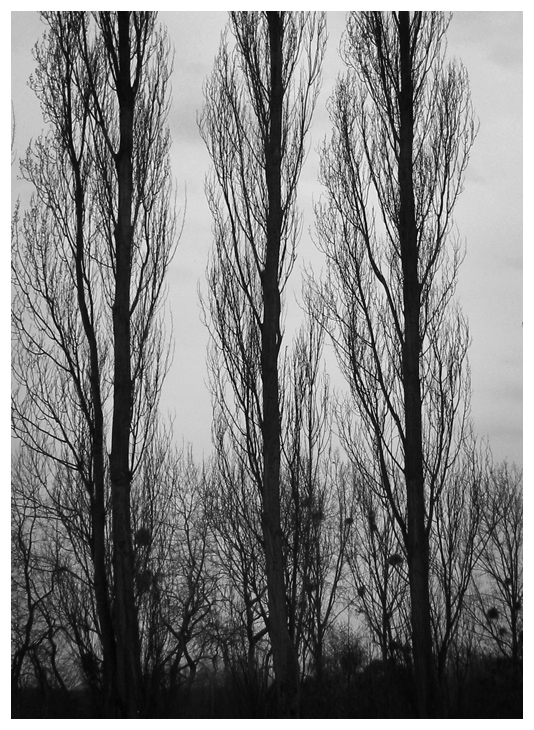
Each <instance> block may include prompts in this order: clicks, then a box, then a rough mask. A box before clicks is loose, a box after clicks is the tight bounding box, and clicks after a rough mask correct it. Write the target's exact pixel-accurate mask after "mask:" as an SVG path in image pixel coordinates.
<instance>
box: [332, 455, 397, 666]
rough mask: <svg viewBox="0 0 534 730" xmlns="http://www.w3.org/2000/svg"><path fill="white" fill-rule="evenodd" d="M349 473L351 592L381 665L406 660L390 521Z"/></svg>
mask: <svg viewBox="0 0 534 730" xmlns="http://www.w3.org/2000/svg"><path fill="white" fill-rule="evenodd" d="M351 471H352V470H349V469H345V470H344V473H343V478H344V479H346V480H347V481H349V482H351V486H352V493H353V501H352V509H353V519H354V527H353V530H352V533H351V539H350V543H349V547H348V564H349V567H350V572H351V575H352V585H351V589H352V590H351V592H352V595H353V603H354V605H355V607H356V610H357V612H358V613H359V614H360V615H362V616H363V618H364V620H365V623H366V624H367V626H368V629H369V631H370V633H371V637H372V639H373V642H374V643H375V644H376V645H377V646H378V648H379V651H380V656H381V660H382V661H383V662H390V663H393V664H394V663H396V662H397V661H398V659H399V658H400V659H402V660H403V661H409V657H410V642H409V630H408V626H407V624H408V621H407V618H408V617H407V611H406V603H407V591H408V576H407V572H406V555H405V550H404V546H403V543H402V539H401V538H400V535H399V533H398V528H397V526H396V523H395V519H394V517H393V515H392V513H391V510H390V509H388V505H387V503H386V504H384V500H383V497H382V495H377V494H376V492H374V491H373V490H372V489H371V488H370V485H369V483H368V482H366V481H364V480H363V479H362V477H361V476H360V475H358V474H356V473H354V472H353V473H352V474H351Z"/></svg>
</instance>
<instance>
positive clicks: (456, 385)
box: [315, 11, 476, 717]
mask: <svg viewBox="0 0 534 730" xmlns="http://www.w3.org/2000/svg"><path fill="white" fill-rule="evenodd" d="M447 25H448V20H447V19H446V17H445V16H444V15H443V14H441V13H435V12H428V13H426V12H425V13H422V12H413V13H410V12H408V11H401V12H392V13H389V12H388V13H385V12H358V13H351V14H350V15H349V18H348V22H347V32H346V34H345V35H344V37H343V40H342V44H341V55H342V58H343V60H344V61H345V63H346V65H347V67H348V71H347V74H346V75H345V76H344V77H343V78H340V79H339V81H338V82H337V84H336V88H335V90H334V93H333V95H332V98H331V100H330V104H329V111H330V116H331V119H332V123H333V127H334V131H333V135H332V139H331V141H330V142H326V143H325V144H324V146H323V149H322V154H321V171H320V178H321V181H322V183H323V184H324V185H325V187H326V191H327V200H326V202H325V203H321V204H319V205H318V206H317V211H316V213H317V216H316V217H317V231H318V235H319V247H320V248H321V250H322V251H323V252H324V254H325V255H326V259H327V269H326V280H325V282H324V284H323V285H316V286H315V289H316V293H317V302H316V304H317V306H316V309H318V310H320V312H321V316H326V317H327V321H328V327H329V329H330V332H331V335H332V338H333V342H334V346H335V349H336V353H337V356H338V360H339V363H340V366H341V369H342V371H343V373H344V375H345V377H346V378H347V380H348V382H349V383H350V388H351V397H352V403H353V410H354V411H355V413H356V414H357V422H356V424H354V425H353V426H350V428H349V427H347V426H348V425H349V424H350V420H349V421H348V422H347V419H346V418H345V419H344V420H343V423H342V424H341V426H343V427H345V428H344V430H345V434H344V444H345V445H346V446H347V447H348V448H350V449H352V454H353V460H354V463H355V465H356V467H357V468H358V469H360V468H361V469H363V470H365V469H367V470H369V469H368V467H366V464H370V463H371V461H373V460H375V458H376V460H377V464H378V467H379V472H378V474H376V473H375V472H374V467H373V470H372V473H371V474H370V475H369V479H368V482H369V483H372V482H373V480H374V482H375V484H376V488H377V493H380V494H381V495H382V496H383V497H384V498H386V499H387V501H388V503H389V508H390V509H391V513H392V514H393V516H394V518H395V521H396V523H397V529H398V531H399V533H400V535H401V538H402V542H403V545H404V549H405V553H406V560H407V569H408V576H409V585H410V601H411V623H412V638H413V642H412V643H413V658H414V670H415V681H416V688H417V698H418V712H419V715H420V717H431V716H432V715H433V714H434V712H435V697H434V690H433V684H434V682H433V677H435V671H434V664H433V656H432V632H431V609H430V592H429V537H430V532H431V530H432V524H433V515H434V511H435V509H436V505H437V503H438V501H439V498H440V495H441V493H442V490H443V488H444V485H445V483H446V480H447V475H448V473H449V471H450V469H451V466H452V465H453V464H454V462H455V459H456V458H457V455H458V454H459V453H460V452H461V447H462V443H463V440H464V427H465V425H466V422H467V421H466V417H467V407H466V406H467V400H468V395H469V391H468V379H467V378H466V377H465V372H466V353H467V346H468V331H467V325H466V323H465V321H464V319H463V317H462V315H461V312H460V310H459V309H458V308H456V307H455V306H454V305H453V303H452V297H453V294H454V289H455V282H456V277H457V272H458V267H459V265H460V262H461V255H460V245H459V243H458V241H457V239H455V238H454V237H453V236H451V229H452V217H451V216H452V212H453V208H454V204H455V202H456V199H457V197H458V195H459V193H460V191H461V189H462V180H463V174H464V171H465V168H466V165H467V161H468V156H469V150H470V148H471V145H472V143H473V140H474V137H475V131H476V128H475V122H474V119H473V112H472V109H471V102H470V95H469V86H468V80H467V74H466V72H465V71H464V69H463V68H462V67H461V66H460V65H459V63H458V62H452V63H450V64H448V65H446V64H445V62H444V49H443V39H444V35H445V31H446V28H447ZM448 241H451V243H450V245H448ZM325 313H326V314H325ZM344 415H345V412H344ZM358 450H359V453H358ZM364 473H365V472H364Z"/></svg>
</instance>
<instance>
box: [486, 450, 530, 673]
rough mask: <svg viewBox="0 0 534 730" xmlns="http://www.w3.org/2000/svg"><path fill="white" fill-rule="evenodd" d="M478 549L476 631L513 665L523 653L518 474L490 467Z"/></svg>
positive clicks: (513, 467)
mask: <svg viewBox="0 0 534 730" xmlns="http://www.w3.org/2000/svg"><path fill="white" fill-rule="evenodd" d="M483 534H485V543H484V549H483V552H482V555H481V560H480V571H479V574H478V576H477V581H476V586H477V596H478V606H477V608H478V612H477V630H478V631H479V632H480V635H481V640H482V642H484V643H486V642H489V643H490V644H491V645H492V648H494V647H496V648H497V651H498V652H499V654H501V655H502V656H504V657H507V658H508V659H511V660H512V662H513V664H514V665H516V666H518V665H519V664H520V662H521V661H522V658H523V473H522V471H521V470H520V469H518V467H517V466H516V465H515V464H512V465H509V464H507V463H506V462H503V463H502V464H498V465H497V466H495V467H494V468H493V469H492V470H491V472H490V475H489V498H488V500H487V503H486V505H485V510H484V515H483Z"/></svg>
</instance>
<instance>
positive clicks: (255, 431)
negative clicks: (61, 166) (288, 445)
mask: <svg viewBox="0 0 534 730" xmlns="http://www.w3.org/2000/svg"><path fill="white" fill-rule="evenodd" d="M230 27H231V30H232V33H233V36H234V45H233V48H232V49H229V47H228V40H227V38H225V39H223V42H222V44H221V49H220V52H219V56H218V58H217V60H216V62H215V68H214V71H213V75H212V77H211V78H210V79H209V81H208V83H207V84H206V88H205V93H206V105H205V108H204V112H203V115H202V118H201V122H200V128H201V133H202V136H203V138H204V141H205V142H206V145H207V147H208V150H209V153H210V156H211V158H212V160H213V164H214V177H213V178H212V180H211V182H210V183H209V184H208V187H207V195H208V201H209V204H210V208H211V210H212V214H213V217H214V233H215V256H214V261H213V263H212V266H211V271H210V274H209V284H210V299H209V309H210V314H211V323H210V328H211V331H212V335H213V338H214V341H215V343H216V347H217V350H218V356H219V358H220V360H219V362H220V368H219V371H220V370H221V369H223V368H224V372H225V374H226V378H227V379H228V380H227V382H228V388H227V387H226V382H225V381H224V378H221V379H219V386H220V387H219V388H218V389H219V393H220V395H221V397H222V402H223V403H224V404H225V405H223V406H222V408H223V409H224V413H225V418H226V419H227V420H228V423H229V424H231V425H232V428H233V429H234V432H233V435H232V439H233V440H234V445H235V443H236V440H240V441H241V443H239V445H238V446H237V449H238V451H239V453H240V454H241V456H242V458H243V460H244V461H246V462H247V464H248V469H249V470H250V473H251V475H252V477H253V479H254V482H255V484H256V485H257V487H258V489H259V493H260V495H261V508H262V520H261V522H262V537H263V547H264V551H265V568H266V574H267V586H268V605H269V618H268V629H269V636H270V639H271V645H272V651H273V662H274V670H275V675H276V682H277V693H278V699H279V702H278V704H279V713H280V716H282V717H296V716H297V715H298V703H299V689H298V674H299V672H298V662H297V657H296V652H295V647H294V646H293V643H292V641H291V636H290V634H289V629H288V621H287V610H286V590H285V585H284V571H285V567H284V553H283V541H282V532H281V518H280V462H281V458H280V438H281V437H280V423H281V419H280V377H279V351H280V345H281V341H282V322H281V295H282V292H283V289H284V286H285V283H286V281H287V278H288V276H289V274H290V272H291V268H292V265H293V262H294V256H295V245H296V242H297V238H298V234H299V217H298V215H297V213H296V209H295V198H296V188H297V182H298V178H299V174H300V171H301V168H302V163H303V160H304V155H305V146H304V139H305V135H306V132H307V130H308V128H309V125H310V121H311V115H312V111H313V108H314V104H315V100H316V97H317V93H318V88H319V86H318V84H319V76H320V68H321V61H322V57H323V53H324V47H325V42H326V35H325V21H324V17H323V16H322V15H320V16H318V17H315V16H314V15H312V14H309V13H289V12H274V11H269V12H265V13H253V12H240V13H231V14H230ZM230 399H234V402H235V406H236V408H235V409H234V408H233V405H231V400H230Z"/></svg>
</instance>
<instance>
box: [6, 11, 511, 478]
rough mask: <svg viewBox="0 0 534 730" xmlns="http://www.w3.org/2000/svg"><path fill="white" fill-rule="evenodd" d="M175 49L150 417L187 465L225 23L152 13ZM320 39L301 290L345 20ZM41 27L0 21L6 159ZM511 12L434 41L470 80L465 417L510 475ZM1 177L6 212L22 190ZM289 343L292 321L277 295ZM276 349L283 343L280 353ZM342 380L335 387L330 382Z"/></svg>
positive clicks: (486, 16)
mask: <svg viewBox="0 0 534 730" xmlns="http://www.w3.org/2000/svg"><path fill="white" fill-rule="evenodd" d="M159 19H160V21H161V22H162V23H163V24H165V25H166V26H167V29H168V32H169V36H170V39H171V41H172V42H173V44H174V47H175V52H176V56H175V64H174V74H173V78H172V89H173V103H172V108H171V114H170V120H169V121H170V126H171V132H172V138H173V148H172V165H173V173H174V176H175V180H176V184H177V188H178V199H179V200H180V198H181V199H182V201H183V199H184V194H185V189H187V213H186V219H185V226H184V230H183V235H182V239H181V242H180V245H179V248H178V251H177V254H176V257H175V259H174V262H173V264H172V266H171V269H170V272H169V277H168V284H169V290H170V295H169V303H170V307H171V310H172V313H173V324H174V337H175V341H176V348H175V358H174V363H173V366H172V368H171V371H170V373H169V376H168V379H167V383H166V385H165V387H164V393H163V398H162V410H163V412H164V413H165V412H167V411H168V412H170V413H173V414H174V430H175V438H176V439H177V441H178V442H179V443H181V442H182V441H183V442H185V443H188V442H189V443H191V444H192V445H193V449H194V453H195V455H196V456H197V457H201V456H202V455H203V454H205V455H207V454H208V453H209V452H210V451H211V433H210V428H211V402H210V395H209V392H208V390H207V372H206V367H205V359H206V344H207V333H206V330H205V328H204V326H203V325H202V323H201V321H200V307H199V300H198V293H197V289H198V286H199V284H200V287H201V289H203V290H204V291H205V288H206V287H205V268H206V262H207V255H208V251H209V249H210V246H211V217H210V213H209V210H208V207H207V203H206V199H205V195H204V178H205V175H206V173H207V171H208V169H209V164H210V161H209V157H208V154H207V152H206V150H205V147H204V144H203V142H202V140H201V139H200V136H199V134H198V128H197V114H198V112H199V111H200V110H201V108H202V104H203V95H202V84H203V81H204V79H205V78H206V76H207V75H208V74H209V73H210V71H211V68H212V65H213V60H214V57H215V55H216V53H217V49H218V46H219V40H220V34H221V31H222V30H223V28H224V25H225V23H226V13H223V12H161V13H160V16H159ZM327 22H328V31H329V42H328V48H327V54H326V58H325V63H324V66H323V84H322V91H321V95H320V97H319V100H318V104H317V108H316V112H315V117H314V123H313V126H312V129H311V136H310V138H309V140H308V145H309V154H308V158H307V161H306V164H305V167H304V170H303V173H302V177H301V184H300V187H299V206H300V208H301V209H302V210H303V213H304V226H303V234H302V239H301V242H300V245H299V249H298V254H299V259H298V262H297V265H296V267H295V271H294V274H293V286H294V287H295V290H298V289H299V288H300V278H301V270H302V267H303V265H304V263H310V262H311V263H313V266H314V268H315V269H316V270H319V269H320V266H321V259H320V256H319V254H318V253H317V251H316V250H315V247H314V244H313V242H312V240H311V236H310V232H309V229H310V227H313V215H312V202H313V200H314V199H315V200H317V199H318V198H319V196H320V195H321V192H322V191H321V188H320V186H319V184H318V183H317V171H318V154H317V146H318V144H319V142H320V141H321V140H322V139H323V138H324V136H325V135H329V134H330V123H329V120H328V115H327V113H326V109H325V103H326V100H327V98H328V97H329V95H330V93H331V91H332V88H333V85H334V81H335V78H336V76H337V74H338V73H339V72H342V71H343V64H342V62H341V60H340V58H339V55H338V45H339V40H340V37H341V33H342V31H343V29H344V26H345V13H343V12H328V15H327ZM43 29H44V26H43V24H42V23H41V22H40V19H39V16H38V14H37V13H36V12H29V11H27V12H13V13H12V14H11V41H12V51H11V60H12V66H11V100H12V102H13V105H14V110H15V116H16V139H15V149H16V151H17V152H18V153H19V154H23V153H24V151H25V149H26V147H27V144H28V142H29V139H30V138H31V137H35V136H37V134H38V133H39V132H40V131H41V129H42V127H43V122H42V118H41V115H40V109H39V104H38V102H37V100H36V99H35V97H34V95H33V93H32V92H31V91H30V90H29V88H28V87H27V80H28V77H29V75H30V73H31V72H32V70H33V68H34V62H33V58H32V55H31V49H32V47H33V46H34V44H35V42H36V41H37V40H38V39H39V38H40V36H41V34H42V31H43ZM522 37H523V26H522V13H520V12H456V13H455V15H454V17H453V20H452V22H451V25H450V27H449V32H448V35H447V39H448V53H449V55H450V56H455V57H457V58H458V59H460V60H461V61H462V62H463V64H464V65H465V66H466V68H467V71H468V73H469V78H470V84H471V94H472V99H473V105H474V107H475V111H476V114H477V116H478V118H479V120H480V131H479V134H478V137H477V140H476V141H475V145H474V148H473V150H472V154H471V160H470V164H469V167H468V170H467V174H466V178H465V186H464V192H463V193H462V196H461V197H460V200H459V202H458V204H457V208H456V214H455V221H456V225H457V227H458V229H459V233H460V236H461V237H462V238H463V239H466V241H467V256H466V258H465V261H464V263H463V265H462V268H461V270H460V281H459V287H458V290H457V296H458V299H459V301H460V303H461V305H462V308H463V311H464V313H465V314H466V316H467V317H468V319H469V325H470V332H471V337H472V345H471V349H470V356H469V357H470V364H471V377H472V388H473V396H472V417H473V420H474V425H475V430H476V433H477V434H478V435H479V436H481V437H482V436H487V437H488V438H489V442H490V445H491V448H492V451H493V454H494V457H495V459H496V460H500V459H504V458H508V460H509V461H515V462H516V463H518V464H520V465H521V464H522V418H523V413H522V399H523V392H522V389H523V386H522V358H523V355H522V339H523V329H522V320H523V313H522V280H523V273H522V272H523V260H522V257H523V240H522V221H523V210H522V199H523V190H522V175H523V149H522V134H523V130H522V113H523V110H522V81H523V78H522ZM17 168H18V161H16V162H15V164H14V165H13V168H12V204H13V200H14V199H15V198H16V197H17V195H19V194H20V195H21V198H22V201H23V202H24V200H26V199H27V197H26V196H27V194H28V191H27V190H25V189H24V188H23V186H22V185H21V184H20V182H18V181H17V180H16V175H17ZM286 309H287V312H288V320H287V329H288V332H289V331H290V330H291V329H292V327H293V326H294V324H296V323H297V321H298V319H299V317H300V312H299V309H298V305H297V303H296V302H295V299H294V296H293V295H292V294H289V295H288V297H287V303H286ZM286 344H289V340H288V342H286ZM338 382H340V383H341V381H338Z"/></svg>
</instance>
